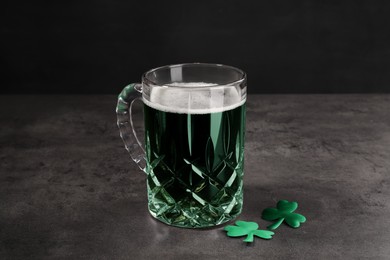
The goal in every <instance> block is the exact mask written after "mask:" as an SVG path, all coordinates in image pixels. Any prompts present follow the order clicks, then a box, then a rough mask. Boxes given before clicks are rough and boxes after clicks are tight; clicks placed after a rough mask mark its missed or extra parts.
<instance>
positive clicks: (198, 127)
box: [116, 63, 246, 228]
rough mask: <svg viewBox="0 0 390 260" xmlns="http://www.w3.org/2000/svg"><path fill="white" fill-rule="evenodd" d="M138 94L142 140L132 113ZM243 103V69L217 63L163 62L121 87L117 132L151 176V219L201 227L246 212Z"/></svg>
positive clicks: (171, 223) (148, 183) (230, 218)
mask: <svg viewBox="0 0 390 260" xmlns="http://www.w3.org/2000/svg"><path fill="white" fill-rule="evenodd" d="M141 96H142V101H143V106H144V108H143V111H144V134H145V138H144V140H145V143H144V144H142V143H141V142H140V141H139V139H138V138H137V136H136V133H135V129H134V127H133V122H132V113H131V108H132V105H133V103H134V101H135V100H136V99H139V98H140V97H141ZM245 102H246V74H245V73H244V72H243V71H242V70H240V69H237V68H234V67H231V66H226V65H220V64H207V63H187V64H178V65H169V66H163V67H159V68H156V69H152V70H149V71H148V72H146V73H144V74H143V76H142V83H141V84H137V83H135V84H130V85H128V86H126V87H125V88H124V89H123V91H122V92H121V93H120V95H119V98H118V104H117V109H116V111H117V119H118V127H119V131H120V136H121V137H122V139H123V142H124V144H125V147H126V149H127V150H128V152H129V153H130V156H131V158H132V159H133V160H134V162H136V164H137V165H138V166H139V167H140V169H141V170H142V171H144V172H145V173H146V175H147V192H148V208H149V211H150V213H151V215H152V216H153V217H155V218H156V219H158V220H160V221H162V222H164V223H166V224H168V225H172V226H178V227H185V228H204V227H212V226H215V225H219V224H222V223H225V222H227V221H230V220H232V219H234V218H235V217H236V216H238V215H239V214H240V213H241V210H242V203H243V174H244V171H243V170H244V141H245V140H244V139H245V113H246V103H245Z"/></svg>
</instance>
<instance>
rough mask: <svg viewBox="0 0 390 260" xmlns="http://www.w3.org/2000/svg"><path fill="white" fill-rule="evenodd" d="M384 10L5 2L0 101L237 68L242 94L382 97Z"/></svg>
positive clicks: (289, 4)
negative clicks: (165, 68)
mask: <svg viewBox="0 0 390 260" xmlns="http://www.w3.org/2000/svg"><path fill="white" fill-rule="evenodd" d="M389 11H390V2H389V1H366V0H365V1H341V0H337V1H331V0H327V1H313V0H306V1H292V0H283V1H248V0H244V1H238V0H234V1H233V0H216V1H212V0H209V1H195V0H191V1H184V0H181V1H129V0H94V1H92V0H91V1H27V0H22V1H8V2H6V3H2V7H1V11H0V14H1V18H0V19H1V24H0V28H1V43H0V47H1V48H0V55H1V56H0V57H1V65H2V68H1V71H2V73H1V74H2V75H1V77H0V78H1V82H0V84H1V90H0V93H3V94H4V93H8V94H9V93H39V94H40V93H82V94H87V93H96V94H103V93H107V94H117V93H119V91H120V90H121V89H122V88H123V86H124V85H126V84H127V83H130V82H138V81H140V77H141V74H142V73H143V72H144V71H146V70H148V69H150V68H153V67H157V66H161V65H165V64H173V63H183V62H196V61H198V62H213V63H224V64H228V65H233V66H237V67H239V68H242V69H243V70H245V71H246V72H247V73H248V75H249V82H248V85H249V92H250V93H351V92H352V93H353V92H390V12H389Z"/></svg>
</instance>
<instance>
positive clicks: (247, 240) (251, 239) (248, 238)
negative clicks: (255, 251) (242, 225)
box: [244, 231, 253, 243]
mask: <svg viewBox="0 0 390 260" xmlns="http://www.w3.org/2000/svg"><path fill="white" fill-rule="evenodd" d="M244 242H249V243H250V242H253V231H251V232H249V234H248V236H247V237H246V238H245V239H244Z"/></svg>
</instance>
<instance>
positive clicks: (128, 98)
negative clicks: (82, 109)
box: [116, 83, 146, 172]
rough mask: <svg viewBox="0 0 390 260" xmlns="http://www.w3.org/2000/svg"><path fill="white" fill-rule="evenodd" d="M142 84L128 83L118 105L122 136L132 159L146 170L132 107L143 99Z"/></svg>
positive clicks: (118, 121) (118, 119) (119, 125)
mask: <svg viewBox="0 0 390 260" xmlns="http://www.w3.org/2000/svg"><path fill="white" fill-rule="evenodd" d="M141 94H142V85H141V84H139V83H132V84H129V85H127V86H126V87H125V88H124V89H123V90H122V92H121V93H120V94H119V96H118V103H117V106H116V115H117V124H118V127H119V133H120V137H121V138H122V140H123V143H124V144H125V148H126V150H127V151H128V152H129V154H130V157H131V159H133V161H134V162H135V163H136V164H137V165H138V167H139V168H140V169H141V170H142V171H144V172H145V167H146V160H145V150H144V148H143V145H142V144H141V142H140V141H139V139H138V137H137V134H136V133H135V129H134V125H133V115H132V112H131V109H132V107H133V104H134V102H135V101H136V100H139V99H141Z"/></svg>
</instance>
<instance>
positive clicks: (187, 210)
mask: <svg viewBox="0 0 390 260" xmlns="http://www.w3.org/2000/svg"><path fill="white" fill-rule="evenodd" d="M229 197H230V200H229V201H226V200H225V201H223V199H224V196H222V197H221V198H220V199H221V201H220V202H221V203H219V204H217V205H218V206H213V205H212V204H210V203H203V204H202V203H199V201H197V200H195V199H194V198H193V197H190V196H189V197H185V198H183V199H182V200H181V201H179V202H177V203H166V200H165V201H164V202H163V201H162V200H158V199H157V198H156V197H155V196H149V212H150V214H151V215H152V216H153V217H154V218H156V219H157V220H159V221H161V222H163V223H165V224H167V225H170V226H175V227H181V228H209V227H215V226H218V225H221V224H224V223H226V222H228V221H231V220H233V219H235V218H236V217H237V216H238V215H240V213H241V210H242V201H243V196H242V189H239V190H238V191H237V192H236V194H235V195H234V196H229ZM198 199H199V198H198ZM214 205H216V204H214Z"/></svg>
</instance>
